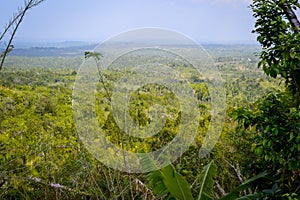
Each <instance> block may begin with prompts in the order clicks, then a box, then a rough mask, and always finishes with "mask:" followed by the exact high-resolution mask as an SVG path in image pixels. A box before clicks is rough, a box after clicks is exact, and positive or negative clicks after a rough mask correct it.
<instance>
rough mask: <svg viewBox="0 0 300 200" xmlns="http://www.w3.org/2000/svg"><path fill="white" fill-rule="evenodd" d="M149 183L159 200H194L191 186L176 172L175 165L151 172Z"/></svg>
mask: <svg viewBox="0 0 300 200" xmlns="http://www.w3.org/2000/svg"><path fill="white" fill-rule="evenodd" d="M148 181H149V184H150V187H152V190H153V193H154V194H155V195H156V197H157V198H161V197H164V196H166V199H170V198H175V199H180V200H181V199H187V200H190V199H193V196H192V192H191V189H190V185H189V184H188V182H187V181H186V179H185V178H184V177H183V176H182V175H180V174H179V173H177V172H176V170H175V169H174V167H173V165H168V166H167V167H165V168H162V169H160V170H157V171H153V172H151V173H150V174H149V175H148Z"/></svg>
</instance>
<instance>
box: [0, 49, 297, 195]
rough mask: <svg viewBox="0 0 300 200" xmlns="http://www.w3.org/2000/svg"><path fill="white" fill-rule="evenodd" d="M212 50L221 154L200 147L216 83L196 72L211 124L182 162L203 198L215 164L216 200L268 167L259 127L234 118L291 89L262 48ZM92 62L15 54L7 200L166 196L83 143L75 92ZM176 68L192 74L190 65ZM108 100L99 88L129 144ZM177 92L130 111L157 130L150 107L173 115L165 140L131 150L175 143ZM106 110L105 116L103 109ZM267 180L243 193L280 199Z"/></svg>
mask: <svg viewBox="0 0 300 200" xmlns="http://www.w3.org/2000/svg"><path fill="white" fill-rule="evenodd" d="M205 48H206V49H207V50H208V51H209V53H210V54H211V55H212V56H213V59H214V60H215V61H216V62H215V65H216V66H217V67H218V69H219V71H220V73H221V76H222V78H223V80H224V82H225V87H226V94H227V100H226V101H227V102H226V103H227V116H226V122H225V125H224V129H223V132H222V135H221V138H220V139H219V141H218V143H217V145H216V146H215V148H214V149H213V151H212V152H211V154H209V156H208V157H206V158H202V159H200V158H199V155H198V154H199V149H200V147H201V143H202V140H203V137H204V136H205V134H206V131H207V128H208V126H209V122H210V118H211V116H210V112H209V110H210V94H209V90H208V88H207V86H206V81H209V80H205V78H203V77H200V76H192V75H190V76H189V84H190V85H191V87H192V88H193V89H194V90H195V92H196V93H195V95H196V96H197V99H198V103H199V108H200V110H201V118H200V121H199V124H198V125H199V127H198V133H197V135H196V137H195V141H194V143H193V145H191V146H190V147H189V149H188V151H187V152H185V153H184V155H183V156H181V157H180V158H179V159H178V160H176V161H175V162H174V163H173V166H174V170H176V171H177V173H179V174H180V175H178V176H180V177H181V176H182V177H184V179H185V180H186V181H187V182H188V184H190V186H191V193H192V195H193V196H194V197H195V196H197V194H198V192H199V187H200V185H201V181H200V180H199V179H200V178H199V175H200V174H201V173H202V171H203V167H204V166H207V164H209V163H210V161H211V160H214V165H215V166H217V168H216V172H215V176H214V180H213V181H214V184H213V189H212V191H211V196H212V197H213V198H221V197H222V196H224V195H225V194H228V193H230V192H231V191H233V190H234V188H236V187H237V186H239V185H241V184H242V183H243V182H244V181H246V180H247V179H249V178H251V177H253V176H255V175H257V174H258V172H260V170H261V167H262V166H261V165H260V162H261V156H258V155H257V151H258V150H254V145H255V141H254V140H255V137H256V132H255V130H254V128H252V129H250V130H249V131H248V130H247V131H246V130H243V129H241V127H240V126H239V124H238V123H237V122H236V121H235V120H234V118H235V115H234V111H236V110H237V109H238V108H239V107H243V106H244V107H253V106H257V104H258V103H257V100H258V99H259V98H261V97H263V96H264V95H267V94H268V93H270V92H275V91H278V90H281V89H280V88H282V87H281V86H279V83H280V79H278V80H275V79H273V78H268V77H266V76H265V75H264V74H263V73H262V70H260V69H258V68H257V62H258V57H257V56H256V54H255V52H257V53H258V52H259V51H260V48H259V47H257V46H251V45H249V46H247V45H245V46H241V45H239V46H238V45H227V46H226V45H208V46H206V47H205ZM225 52H226V53H225ZM83 59H84V56H81V57H53V56H48V57H37V56H36V57H20V56H10V57H8V58H7V60H6V63H5V67H4V70H3V71H2V72H1V73H0V76H1V79H0V80H1V104H0V108H1V121H0V122H1V126H0V127H1V130H0V131H1V135H0V136H1V139H0V141H1V157H0V158H1V166H0V167H1V198H2V199H16V198H18V199H19V198H21V199H22V198H24V199H32V198H35V199H44V198H46V199H55V198H56V199H67V198H69V199H78V198H83V199H90V198H92V199H97V198H98V199H104V198H112V199H130V198H131V199H133V198H135V199H143V198H144V199H155V198H156V197H155V194H154V193H155V191H152V190H151V184H150V183H151V181H150V180H151V178H149V176H150V175H151V173H150V175H149V174H130V173H125V172H120V171H117V170H113V169H110V168H108V167H106V166H105V165H103V164H102V163H100V162H99V161H97V160H96V159H95V158H94V157H93V156H92V155H91V154H90V153H89V152H88V151H87V150H86V149H85V146H84V145H83V144H82V143H81V141H80V140H79V137H78V134H77V131H76V127H75V124H74V120H73V115H72V89H73V86H74V82H75V79H76V75H77V69H78V68H79V65H80V64H81V63H82V61H83ZM169 65H170V66H176V67H179V68H182V69H184V67H183V66H180V63H179V64H178V63H177V64H176V63H169ZM104 73H105V75H106V77H107V80H116V79H118V76H120V73H119V74H118V72H115V73H112V72H104ZM190 74H192V73H190ZM108 82H109V81H108ZM158 89H159V91H158ZM282 89H283V88H282ZM101 91H102V92H101ZM105 95H106V94H105V93H103V90H101V86H99V92H98V96H97V97H98V98H97V99H98V100H97V107H98V109H97V110H98V113H97V114H98V120H99V122H100V124H103V126H104V127H105V130H106V135H107V137H108V138H109V140H110V141H111V142H113V143H114V144H115V145H119V146H121V145H122V139H121V137H120V135H121V133H120V129H118V127H117V126H116V124H115V121H114V119H113V116H112V113H111V110H110V107H109V106H108V103H107V101H105V98H106V97H105ZM173 95H174V94H172V93H170V92H169V91H168V90H166V89H164V88H157V86H156V85H148V86H147V87H144V88H141V89H140V90H138V91H136V92H135V93H134V94H133V96H132V101H131V102H130V108H129V110H130V113H131V117H132V118H133V120H134V121H135V122H136V123H139V124H141V125H144V126H145V125H147V123H149V118H148V117H147V109H149V106H151V103H152V104H155V103H157V102H161V103H163V102H165V104H166V105H165V106H168V108H169V109H170V110H171V113H170V115H173V117H171V118H170V119H168V120H167V122H166V124H165V126H164V128H163V129H162V130H161V131H160V133H159V134H157V135H156V136H155V137H151V138H148V139H146V140H144V141H140V140H137V139H134V138H131V139H129V144H128V145H129V146H128V147H127V148H128V149H130V150H131V151H132V152H141V151H145V152H149V151H152V150H156V149H158V148H161V147H162V146H163V145H165V144H167V143H168V142H170V141H171V140H172V138H173V137H174V135H176V132H177V129H178V123H177V121H178V117H179V113H178V112H179V111H178V107H177V106H176V102H174V103H172V105H173V106H171V107H170V105H168V104H167V103H169V102H172V101H174V99H176V98H174V96H173ZM149 96H150V97H151V101H149ZM174 105H175V107H174ZM103 107H104V109H100V108H103ZM176 107H177V108H176ZM103 110H104V111H105V112H104V113H101V112H103ZM298 139H299V137H297V140H298ZM111 156H113V155H111ZM262 159H264V158H262ZM256 170H257V171H256ZM150 177H151V176H150ZM294 178H295V179H296V178H297V175H295V177H294ZM260 181H261V182H257V183H255V184H256V185H253V186H252V187H251V188H248V189H245V190H243V191H241V193H238V195H246V194H255V193H257V192H262V191H263V190H259V188H260V187H259V186H258V185H259V184H263V185H265V183H266V182H268V184H269V185H266V188H265V189H269V190H270V195H271V193H272V192H273V193H276V188H275V189H274V187H275V186H276V182H272V179H271V178H270V177H267V176H266V177H264V180H260ZM295 181H297V180H295ZM274 185H275V186H274ZM272 187H273V190H274V191H273V190H272ZM165 195H167V194H165ZM162 197H164V195H162Z"/></svg>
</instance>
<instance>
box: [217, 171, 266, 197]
mask: <svg viewBox="0 0 300 200" xmlns="http://www.w3.org/2000/svg"><path fill="white" fill-rule="evenodd" d="M266 175H267V173H266V172H263V173H260V174H258V175H257V176H254V177H252V178H250V179H248V180H247V181H245V182H244V183H242V184H241V185H239V186H238V187H236V188H235V189H234V190H233V191H231V192H230V193H229V194H227V195H226V196H224V197H222V198H221V199H220V200H232V199H234V200H235V199H238V198H239V193H240V192H241V191H243V190H246V189H248V188H249V187H251V184H252V183H253V182H255V181H256V180H258V179H260V178H263V177H265V176H266Z"/></svg>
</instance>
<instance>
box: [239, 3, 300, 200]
mask: <svg viewBox="0 0 300 200" xmlns="http://www.w3.org/2000/svg"><path fill="white" fill-rule="evenodd" d="M251 8H252V10H253V12H254V14H253V16H254V17H255V18H256V23H255V30H254V31H253V32H255V33H257V34H258V36H257V40H258V42H259V43H260V44H261V45H262V52H261V55H260V62H259V66H260V67H262V68H263V70H264V72H265V73H266V74H267V75H268V76H271V77H273V78H277V77H278V76H280V78H281V79H283V80H284V81H285V89H284V90H281V91H280V90H279V91H277V92H273V93H270V94H268V95H266V96H265V97H263V98H261V99H259V100H258V101H257V102H256V103H255V104H254V105H251V108H240V109H237V110H236V112H235V116H234V117H235V119H236V120H238V122H239V124H240V125H242V126H243V127H244V128H245V129H247V130H250V129H252V130H253V129H254V130H256V132H257V134H256V135H255V136H254V138H253V145H252V149H253V151H254V153H255V154H256V155H257V157H256V159H254V160H251V161H250V164H249V168H252V169H251V170H252V171H253V172H254V173H258V172H260V171H264V170H266V171H268V172H269V174H270V175H271V176H270V180H272V181H270V182H269V184H268V183H264V186H265V185H268V186H267V187H271V188H272V189H268V188H265V187H264V186H262V185H260V186H259V189H260V190H261V192H262V193H264V196H268V197H271V198H279V199H282V198H283V196H284V195H287V194H288V196H294V194H299V193H300V187H299V185H300V170H299V169H300V23H299V21H298V19H297V16H296V14H295V10H296V9H298V8H300V4H299V3H298V1H296V0H254V1H253V3H252V5H251Z"/></svg>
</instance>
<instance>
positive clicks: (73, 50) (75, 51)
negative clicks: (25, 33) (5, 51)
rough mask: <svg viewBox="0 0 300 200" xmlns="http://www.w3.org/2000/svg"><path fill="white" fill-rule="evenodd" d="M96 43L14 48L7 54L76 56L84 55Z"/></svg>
mask: <svg viewBox="0 0 300 200" xmlns="http://www.w3.org/2000/svg"><path fill="white" fill-rule="evenodd" d="M95 47H96V44H92V45H84V46H69V47H30V48H15V49H14V50H13V51H11V52H10V53H9V56H26V57H58V56H60V57H76V56H82V55H84V52H85V51H92V50H93V49H94V48H95Z"/></svg>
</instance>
